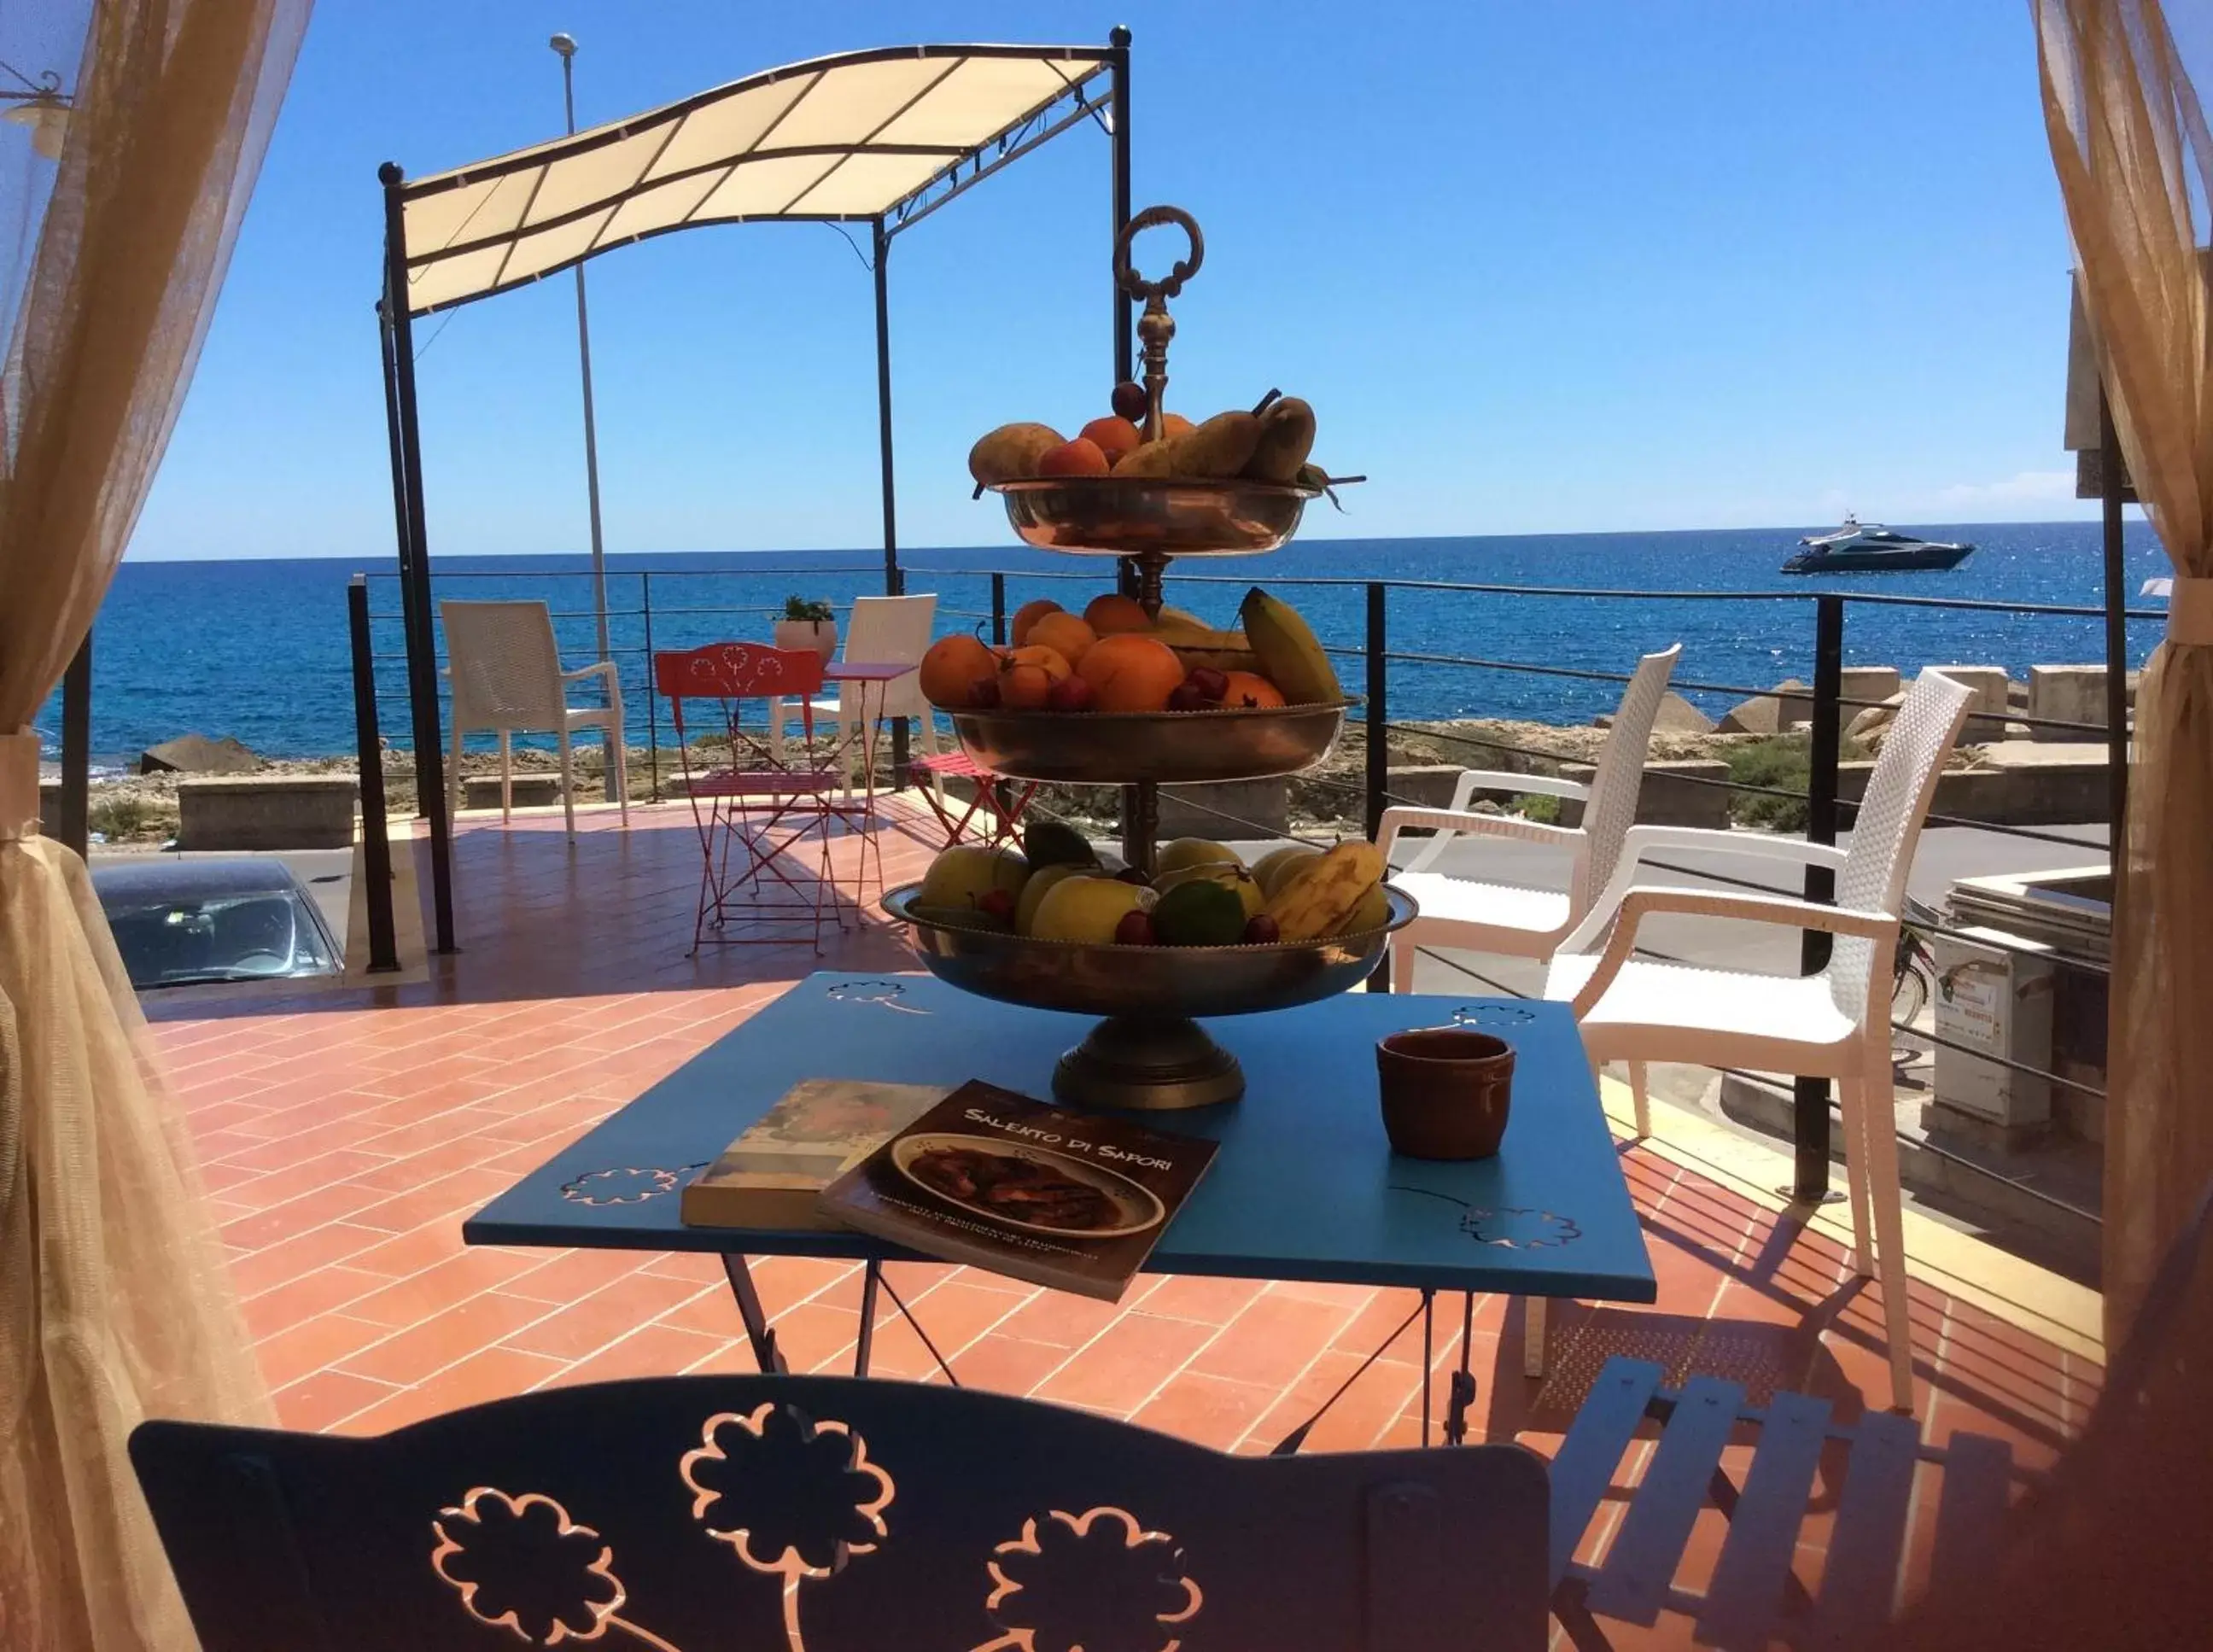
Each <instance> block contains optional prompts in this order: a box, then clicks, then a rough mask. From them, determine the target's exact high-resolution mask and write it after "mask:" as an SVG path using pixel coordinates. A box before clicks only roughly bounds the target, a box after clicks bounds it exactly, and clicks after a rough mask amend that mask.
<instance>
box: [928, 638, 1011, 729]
mask: <svg viewBox="0 0 2213 1652" xmlns="http://www.w3.org/2000/svg"><path fill="white" fill-rule="evenodd" d="M998 672H999V661H998V656H997V655H995V654H993V653H992V652H991V649H989V648H987V647H985V645H984V643H983V642H982V641H981V640H980V639H978V638H977V637H970V636H968V635H967V634H966V633H965V632H964V633H962V634H960V635H958V636H954V637H939V638H938V639H937V640H936V642H935V643H931V644H930V647H929V649H928V650H927V651H926V652H925V653H924V655H923V656H922V666H921V669H920V670H919V671H918V673H917V675H918V677H919V678H920V680H921V682H922V697H923V698H924V699H926V700H928V701H929V702H930V704H932V705H942V706H944V707H946V708H947V709H948V710H961V709H963V708H965V707H966V706H968V705H971V704H973V703H974V698H975V688H976V685H977V684H978V683H979V682H982V683H987V682H990V681H991V680H992V679H993V678H994V677H996V676H997V675H998Z"/></svg>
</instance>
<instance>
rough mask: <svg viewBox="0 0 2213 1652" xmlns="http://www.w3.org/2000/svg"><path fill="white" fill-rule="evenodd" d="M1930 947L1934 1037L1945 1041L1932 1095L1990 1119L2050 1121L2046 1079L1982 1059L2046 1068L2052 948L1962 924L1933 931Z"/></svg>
mask: <svg viewBox="0 0 2213 1652" xmlns="http://www.w3.org/2000/svg"><path fill="white" fill-rule="evenodd" d="M1992 942H1996V943H1998V944H1991V943H1992ZM1930 952H1931V954H1933V957H1934V960H1935V963H1936V995H1935V996H1936V1036H1937V1037H1938V1038H1939V1039H1944V1040H1947V1042H1946V1043H1940V1044H1938V1045H1937V1046H1936V1099H1937V1100H1939V1101H1941V1102H1942V1103H1943V1104H1944V1105H1945V1106H1953V1107H1958V1108H1959V1109H1960V1110H1961V1111H1962V1112H1965V1113H1973V1114H1974V1115H1975V1116H1976V1117H1978V1118H1980V1119H1989V1120H1990V1121H1991V1122H1992V1123H1993V1124H1998V1125H2009V1126H2014V1125H2040V1124H2043V1123H2045V1122H2046V1121H2047V1120H2049V1119H2051V1081H2050V1080H2049V1079H2045V1078H2038V1077H2035V1076H2032V1075H2030V1074H2027V1073H2023V1072H2017V1071H2015V1070H2014V1069H2012V1068H2010V1067H2003V1066H2000V1065H1999V1064H1997V1062H1994V1061H1988V1060H1984V1059H1983V1057H1984V1056H2000V1057H2003V1058H2005V1059H2007V1060H2009V1061H2017V1062H2020V1063H2022V1064H2024V1065H2027V1066H2030V1067H2036V1068H2040V1069H2042V1070H2045V1071H2049V1070H2051V948H2049V947H2047V946H2045V945H2043V944H2042V943H2041V942H2035V941H2028V940H2024V939H2022V938H2021V936H2016V935H2009V934H2007V933H2006V932H2005V931H2003V930H1986V929H1968V930H1960V932H1959V933H1958V934H1956V935H1939V936H1936V937H1935V940H1934V942H1933V944H1932V945H1931V947H1930ZM1951 1044H1957V1045H1965V1046H1966V1049H1964V1050H1955V1049H1952V1048H1950V1047H1948V1045H1951ZM1966 1050H1974V1051H1978V1052H1982V1053H1981V1054H1980V1055H1970V1054H1968V1053H1966Z"/></svg>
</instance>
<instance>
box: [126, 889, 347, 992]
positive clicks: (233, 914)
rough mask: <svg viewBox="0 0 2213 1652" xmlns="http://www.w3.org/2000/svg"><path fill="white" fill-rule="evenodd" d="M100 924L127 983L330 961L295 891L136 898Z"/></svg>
mask: <svg viewBox="0 0 2213 1652" xmlns="http://www.w3.org/2000/svg"><path fill="white" fill-rule="evenodd" d="M107 921H108V926H109V928H111V929H112V930H114V932H115V944H116V946H117V947H118V948H119V949H120V950H121V952H122V954H123V961H124V964H125V967H126V968H128V969H129V971H130V972H131V985H133V986H135V987H140V988H145V987H159V986H185V985H188V984H192V983H193V982H197V981H248V980H260V979H266V978H272V977H277V976H292V975H320V974H334V973H336V972H337V971H338V960H336V959H335V958H334V957H332V954H331V948H330V943H329V942H328V941H327V939H326V937H325V936H324V933H323V930H322V929H321V928H320V925H318V924H316V922H315V920H314V917H312V916H311V915H310V914H309V913H308V911H306V910H305V907H304V905H302V901H301V899H300V897H299V896H298V895H296V894H294V893H288V892H284V891H279V890H258V891H255V892H253V893H246V894H235V895H216V896H210V897H206V898H184V899H154V900H136V901H131V902H129V903H127V904H119V905H115V906H111V907H110V908H109V909H108V913H107Z"/></svg>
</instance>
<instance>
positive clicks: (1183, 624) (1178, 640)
mask: <svg viewBox="0 0 2213 1652" xmlns="http://www.w3.org/2000/svg"><path fill="white" fill-rule="evenodd" d="M1151 634H1152V635H1153V636H1154V637H1156V638H1158V639H1159V640H1160V641H1161V642H1163V643H1167V645H1168V646H1169V647H1170V648H1172V649H1174V650H1175V651H1176V657H1177V658H1178V659H1180V660H1181V661H1183V668H1184V669H1185V670H1186V671H1196V670H1198V668H1200V667H1201V666H1211V667H1213V668H1214V669H1216V671H1252V672H1258V671H1259V669H1260V659H1259V655H1256V654H1254V653H1253V645H1252V643H1250V642H1248V641H1247V638H1246V636H1245V633H1244V632H1243V631H1216V630H1215V629H1214V627H1212V626H1211V625H1208V624H1207V623H1206V622H1205V621H1204V620H1203V619H1198V618H1197V617H1195V616H1194V615H1192V614H1187V613H1181V612H1180V611H1179V610H1177V609H1174V608H1162V609H1161V614H1160V618H1159V619H1156V620H1155V621H1154V622H1153V629H1152V633H1151Z"/></svg>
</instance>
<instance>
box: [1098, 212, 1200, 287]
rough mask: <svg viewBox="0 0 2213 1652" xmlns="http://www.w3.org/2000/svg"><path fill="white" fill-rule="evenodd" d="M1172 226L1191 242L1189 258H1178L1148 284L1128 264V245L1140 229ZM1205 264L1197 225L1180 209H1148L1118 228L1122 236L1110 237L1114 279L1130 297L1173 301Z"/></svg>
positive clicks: (1195, 220)
mask: <svg viewBox="0 0 2213 1652" xmlns="http://www.w3.org/2000/svg"><path fill="white" fill-rule="evenodd" d="M1171 223H1172V224H1174V225H1176V226H1177V227H1178V228H1180V229H1181V230H1182V231H1183V233H1184V235H1185V236H1186V238H1187V239H1188V240H1189V241H1190V242H1191V256H1190V257H1189V258H1187V259H1178V260H1177V261H1176V265H1175V268H1174V269H1173V270H1171V271H1169V272H1168V273H1167V275H1166V276H1165V277H1162V278H1161V279H1160V280H1158V281H1148V280H1146V279H1145V278H1144V277H1143V276H1141V275H1139V274H1138V273H1137V270H1136V269H1135V267H1133V266H1132V265H1131V262H1130V244H1131V242H1132V241H1135V240H1136V239H1137V232H1138V231H1139V230H1142V229H1158V228H1160V227H1161V225H1163V224H1171ZM1205 261H1206V241H1205V238H1204V236H1202V235H1200V234H1199V233H1198V220H1197V219H1195V218H1193V217H1192V216H1191V214H1190V213H1188V212H1186V211H1185V210H1183V209H1182V208H1181V207H1180V206H1149V207H1147V208H1146V209H1145V210H1143V211H1142V212H1140V213H1138V214H1137V216H1135V217H1133V218H1131V220H1130V222H1129V223H1126V224H1124V225H1123V226H1122V233H1121V234H1120V235H1117V236H1115V237H1114V280H1115V282H1116V283H1117V284H1118V285H1119V286H1120V288H1121V289H1122V290H1123V291H1124V292H1125V293H1127V294H1129V295H1130V296H1131V297H1132V298H1145V299H1156V298H1174V297H1175V296H1177V295H1178V294H1179V293H1180V292H1181V291H1182V290H1183V283H1185V282H1186V281H1188V280H1190V279H1191V278H1192V277H1193V276H1194V275H1197V274H1198V266H1199V265H1202V264H1204V262H1205Z"/></svg>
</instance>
